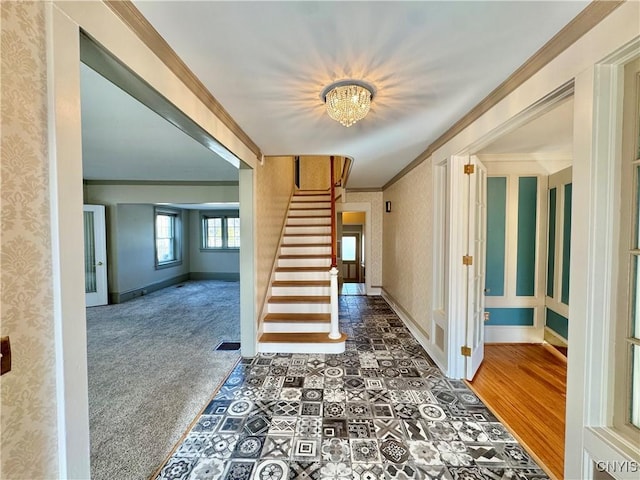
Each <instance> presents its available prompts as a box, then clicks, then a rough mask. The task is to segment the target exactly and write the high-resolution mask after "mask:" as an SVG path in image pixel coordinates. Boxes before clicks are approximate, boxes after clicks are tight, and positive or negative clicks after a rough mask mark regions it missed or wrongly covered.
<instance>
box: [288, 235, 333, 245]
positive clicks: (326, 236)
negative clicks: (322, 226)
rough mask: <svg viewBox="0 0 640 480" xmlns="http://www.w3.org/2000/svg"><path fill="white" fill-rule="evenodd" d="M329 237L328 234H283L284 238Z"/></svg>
mask: <svg viewBox="0 0 640 480" xmlns="http://www.w3.org/2000/svg"><path fill="white" fill-rule="evenodd" d="M329 235H330V234H329V233H285V234H284V236H285V237H328V236H329ZM303 245H304V244H303ZM329 245H331V244H329Z"/></svg>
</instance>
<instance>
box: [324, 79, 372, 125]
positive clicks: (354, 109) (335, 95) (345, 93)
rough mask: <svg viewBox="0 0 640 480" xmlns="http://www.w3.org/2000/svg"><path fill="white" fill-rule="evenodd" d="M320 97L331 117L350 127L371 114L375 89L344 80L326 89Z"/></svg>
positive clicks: (357, 81) (362, 83) (367, 85)
mask: <svg viewBox="0 0 640 480" xmlns="http://www.w3.org/2000/svg"><path fill="white" fill-rule="evenodd" d="M320 96H321V97H322V100H323V101H324V103H325V104H326V105H327V113H328V114H329V116H330V117H331V118H333V119H334V120H335V121H336V122H340V123H341V124H342V125H344V126H345V127H350V126H351V125H353V124H354V123H356V122H357V121H359V120H362V119H363V118H364V117H366V116H367V113H369V109H370V108H371V100H372V99H373V87H372V86H371V85H369V84H368V83H365V82H361V81H359V80H342V81H340V82H336V83H332V84H331V85H329V86H328V87H326V88H325V89H324V90H323V91H322V93H321V94H320Z"/></svg>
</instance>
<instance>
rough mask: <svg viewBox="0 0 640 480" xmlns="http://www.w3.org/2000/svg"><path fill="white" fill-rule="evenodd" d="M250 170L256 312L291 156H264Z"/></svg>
mask: <svg viewBox="0 0 640 480" xmlns="http://www.w3.org/2000/svg"><path fill="white" fill-rule="evenodd" d="M254 173H255V178H256V180H255V189H256V190H255V238H256V312H257V313H258V315H260V312H262V306H263V305H264V302H265V300H266V297H267V294H268V289H269V280H270V278H271V271H272V270H273V264H274V262H275V260H276V257H277V255H278V245H279V243H280V236H281V234H282V229H283V227H284V222H285V219H286V216H287V210H288V208H289V201H290V199H291V195H292V193H293V186H294V184H293V157H291V156H284V157H266V158H265V160H264V162H263V163H262V165H258V166H256V169H255V172H254ZM258 320H259V319H258Z"/></svg>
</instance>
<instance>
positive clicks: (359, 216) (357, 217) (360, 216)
mask: <svg viewBox="0 0 640 480" xmlns="http://www.w3.org/2000/svg"><path fill="white" fill-rule="evenodd" d="M365 219H366V215H365V213H364V212H342V224H343V225H364V224H365Z"/></svg>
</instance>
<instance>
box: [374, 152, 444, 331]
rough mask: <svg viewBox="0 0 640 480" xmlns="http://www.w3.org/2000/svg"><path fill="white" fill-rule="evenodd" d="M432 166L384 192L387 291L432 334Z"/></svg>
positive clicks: (428, 164)
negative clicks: (389, 208)
mask: <svg viewBox="0 0 640 480" xmlns="http://www.w3.org/2000/svg"><path fill="white" fill-rule="evenodd" d="M432 184H433V183H432V167H431V162H423V163H422V164H420V165H419V166H418V167H416V168H415V169H413V170H412V171H411V173H410V174H408V175H405V176H404V177H403V178H402V179H400V180H399V181H398V182H396V183H394V184H393V185H392V186H391V187H389V188H388V189H387V190H385V192H384V200H385V201H391V205H392V211H391V213H385V214H384V255H383V257H384V265H383V272H384V284H383V285H384V289H385V291H386V292H388V293H389V294H390V295H391V296H392V297H393V298H394V299H395V300H396V301H397V302H398V303H399V304H400V306H401V307H402V308H403V309H404V310H405V311H406V312H408V313H409V314H410V315H411V316H412V317H413V319H414V320H415V321H416V323H418V325H419V326H420V327H421V328H422V329H423V330H424V331H425V332H426V333H427V334H428V333H429V332H431V310H432V298H431V295H432V291H433V286H432V283H433V280H432V277H433V274H432V273H433V269H432V223H433V222H432V217H433V208H432V193H431V191H432Z"/></svg>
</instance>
